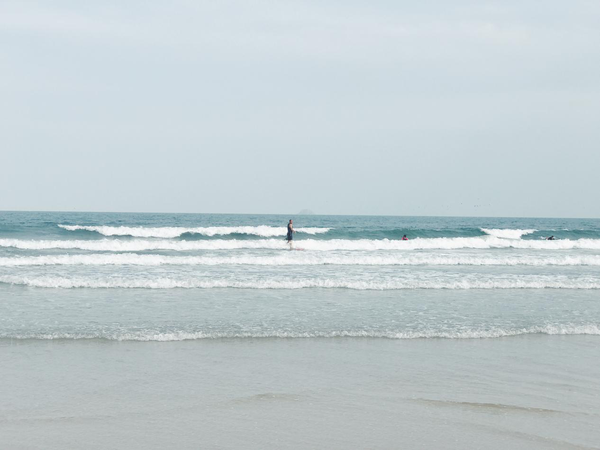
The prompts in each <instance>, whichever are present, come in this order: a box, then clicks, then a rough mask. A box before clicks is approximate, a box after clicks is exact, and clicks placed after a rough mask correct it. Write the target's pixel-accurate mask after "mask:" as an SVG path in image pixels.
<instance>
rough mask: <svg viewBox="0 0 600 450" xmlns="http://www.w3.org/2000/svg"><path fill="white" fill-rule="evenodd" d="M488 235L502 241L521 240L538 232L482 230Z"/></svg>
mask: <svg viewBox="0 0 600 450" xmlns="http://www.w3.org/2000/svg"><path fill="white" fill-rule="evenodd" d="M481 231H483V232H484V233H486V234H489V235H490V236H494V237H497V238H502V239H521V237H522V236H525V235H527V234H532V233H535V232H536V231H537V230H519V229H499V228H481Z"/></svg>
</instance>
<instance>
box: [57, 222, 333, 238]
mask: <svg viewBox="0 0 600 450" xmlns="http://www.w3.org/2000/svg"><path fill="white" fill-rule="evenodd" d="M58 226H59V227H60V228H63V229H65V230H69V231H76V230H86V231H93V232H96V233H100V234H102V235H104V236H132V237H142V238H150V237H155V238H164V239H168V238H176V237H179V236H181V235H182V234H185V233H190V234H201V235H204V236H224V235H229V234H247V235H254V236H262V237H275V236H285V235H286V234H287V228H286V227H271V226H268V225H260V226H242V227H195V228H188V227H152V228H146V227H125V226H120V227H111V226H82V225H58ZM329 230H330V228H316V227H307V228H296V231H297V232H298V233H305V234H311V235H315V234H320V233H327V232H328V231H329Z"/></svg>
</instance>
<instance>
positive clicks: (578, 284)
mask: <svg viewBox="0 0 600 450" xmlns="http://www.w3.org/2000/svg"><path fill="white" fill-rule="evenodd" d="M0 283H5V284H15V285H23V286H31V287H40V288H62V289H73V288H91V289H178V288H181V289H215V288H217V289H218V288H221V289H222V288H233V289H285V290H288V289H307V288H325V289H352V290H378V291H384V290H407V289H410V290H417V289H436V290H438V289H450V290H469V289H577V290H580V289H585V290H589V289H600V279H598V278H574V279H573V278H566V277H561V278H560V279H557V278H552V277H545V276H540V277H511V278H492V279H490V278H487V279H485V278H483V279H481V278H478V279H469V278H460V279H447V280H443V279H415V278H412V277H411V278H400V279H379V280H360V279H359V280H357V279H344V278H341V279H332V278H313V279H291V280H280V279H269V278H260V279H249V280H237V279H214V278H210V279H206V278H205V279H190V278H186V279H176V278H167V277H155V278H138V279H136V278H131V277H128V278H118V277H111V278H107V279H90V278H78V277H73V278H66V277H61V276H16V275H7V276H0Z"/></svg>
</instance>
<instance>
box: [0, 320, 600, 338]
mask: <svg viewBox="0 0 600 450" xmlns="http://www.w3.org/2000/svg"><path fill="white" fill-rule="evenodd" d="M535 334H545V335H594V336H597V335H600V326H598V324H583V325H573V324H563V325H560V324H548V325H539V326H532V327H523V328H518V327H515V328H507V329H505V328H490V329H485V328H471V329H466V330H465V329H462V328H461V329H460V330H456V331H442V330H435V329H430V330H419V331H412V330H406V331H397V330H385V331H380V330H335V331H289V330H265V331H247V332H244V331H231V332H226V331H224V332H215V331H210V332H207V331H171V332H160V331H153V330H147V331H132V332H127V331H119V332H111V331H102V332H83V333H77V332H74V333H64V332H55V333H31V332H30V333H27V332H25V333H23V332H13V333H10V332H9V333H2V334H0V339H19V340H21V339H23V340H25V339H38V340H61V339H64V340H82V339H102V340H111V341H145V342H147V341H158V342H170V341H188V340H200V339H268V338H271V339H310V338H379V339H494V338H504V337H513V336H522V335H535Z"/></svg>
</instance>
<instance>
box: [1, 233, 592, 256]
mask: <svg viewBox="0 0 600 450" xmlns="http://www.w3.org/2000/svg"><path fill="white" fill-rule="evenodd" d="M296 245H297V246H298V247H302V248H303V249H305V250H316V251H331V250H349V251H353V250H364V251H374V250H426V249H441V250H455V249H462V248H472V249H491V248H516V249H539V250H569V249H591V250H600V239H578V240H570V239H560V240H555V241H546V240H521V239H503V238H497V237H495V236H481V237H469V238H417V239H412V240H409V241H400V240H388V239H380V240H370V239H357V240H351V239H330V240H315V239H302V240H298V241H297V243H296ZM0 247H13V248H19V249H24V250H49V249H78V250H88V251H110V252H139V251H148V250H172V251H194V250H235V249H272V250H278V249H279V250H283V249H287V248H288V247H287V245H286V243H285V241H284V240H283V239H257V240H237V239H231V240H223V239H217V240H206V241H172V240H143V239H139V240H122V239H99V240H25V239H0Z"/></svg>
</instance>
